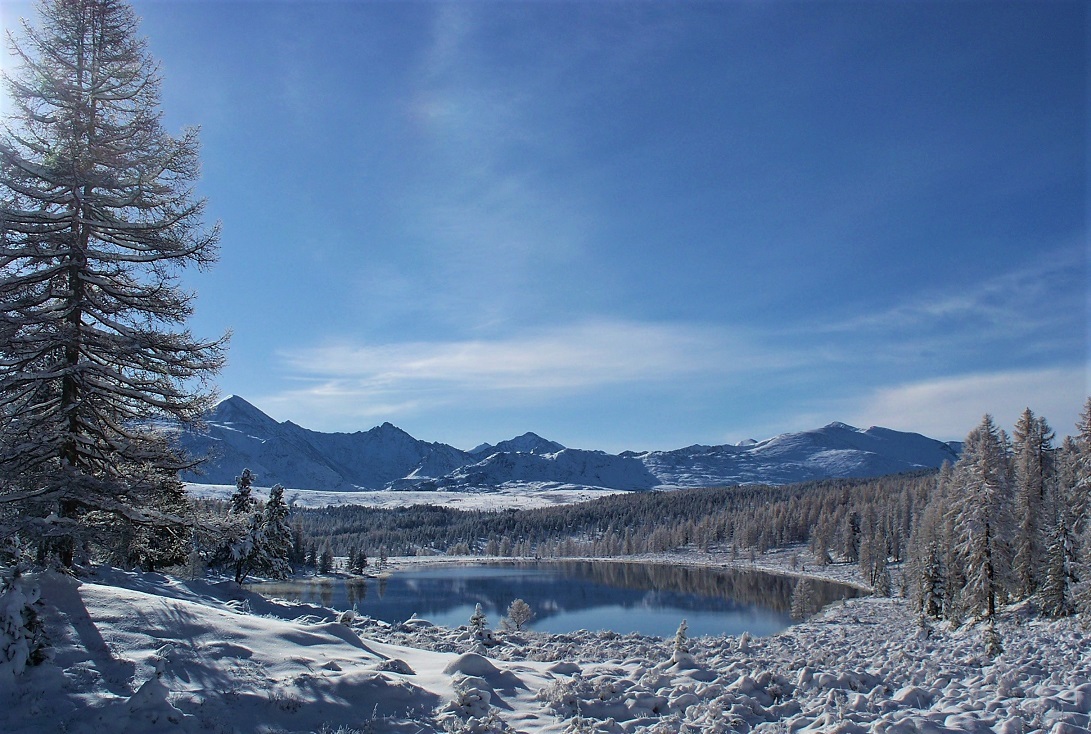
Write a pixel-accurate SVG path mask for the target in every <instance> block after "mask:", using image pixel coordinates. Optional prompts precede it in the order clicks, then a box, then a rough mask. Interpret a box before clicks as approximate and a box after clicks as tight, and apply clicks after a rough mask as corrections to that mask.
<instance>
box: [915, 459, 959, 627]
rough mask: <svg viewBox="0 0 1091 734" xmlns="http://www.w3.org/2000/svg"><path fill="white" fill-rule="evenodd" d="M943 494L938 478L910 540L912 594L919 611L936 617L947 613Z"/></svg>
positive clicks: (925, 615)
mask: <svg viewBox="0 0 1091 734" xmlns="http://www.w3.org/2000/svg"><path fill="white" fill-rule="evenodd" d="M949 466H950V465H948V467H949ZM943 497H944V494H943V482H942V481H937V489H936V492H935V494H934V495H933V498H932V500H931V501H930V502H929V503H928V505H927V506H926V507H925V509H924V512H923V513H922V514H921V518H920V520H919V521H918V522H917V524H916V526H915V527H914V529H913V535H912V537H911V538H910V542H909V563H908V566H909V568H908V573H909V575H910V577H911V578H910V582H909V583H910V587H909V588H910V593H909V597H910V600H911V601H912V603H913V605H914V606H915V608H916V610H917V611H918V613H920V614H921V615H922V616H924V617H928V618H932V619H938V618H939V617H940V616H942V615H943V604H944V598H945V596H946V593H945V587H946V583H947V577H946V569H945V567H944V562H943V561H944V556H945V553H944V547H945V545H946V540H945V538H944V537H943V531H944V528H945V523H944V521H943V507H942V506H943V502H944V499H943Z"/></svg>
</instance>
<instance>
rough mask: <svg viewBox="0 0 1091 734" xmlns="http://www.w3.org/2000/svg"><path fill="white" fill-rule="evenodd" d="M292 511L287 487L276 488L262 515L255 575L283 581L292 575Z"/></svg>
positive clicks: (254, 562) (273, 489) (254, 560)
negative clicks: (286, 497)
mask: <svg viewBox="0 0 1091 734" xmlns="http://www.w3.org/2000/svg"><path fill="white" fill-rule="evenodd" d="M290 512H291V510H290V508H289V507H288V505H287V503H285V501H284V487H282V486H280V485H279V484H275V485H273V488H272V489H270V490H269V500H268V501H267V502H266V503H265V508H264V509H263V510H262V512H261V526H260V531H259V534H258V536H257V539H256V542H255V543H254V551H255V557H254V559H253V562H252V567H253V572H254V573H260V574H262V575H263V576H272V577H273V578H278V579H282V578H285V577H287V576H288V575H290V574H291V573H292V564H291V562H290V560H289V559H290V558H291V555H292V526H291V523H290V522H289V520H288V517H289V514H290Z"/></svg>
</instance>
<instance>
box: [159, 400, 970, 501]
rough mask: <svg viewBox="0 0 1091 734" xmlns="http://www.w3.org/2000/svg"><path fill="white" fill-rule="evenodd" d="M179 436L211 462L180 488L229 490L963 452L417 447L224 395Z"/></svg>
mask: <svg viewBox="0 0 1091 734" xmlns="http://www.w3.org/2000/svg"><path fill="white" fill-rule="evenodd" d="M204 424H205V429H204V430H203V431H200V432H198V431H196V430H193V429H183V430H182V431H181V433H180V439H179V440H180V443H181V445H182V447H183V448H184V449H185V450H186V451H187V452H188V453H190V454H191V455H194V456H204V455H208V456H209V457H210V458H209V460H208V461H207V462H206V463H205V464H204V465H203V466H202V467H201V469H200V470H199V471H200V473H194V472H186V473H184V474H183V477H182V478H183V479H184V480H186V481H190V482H197V483H208V484H231V483H233V482H234V478H235V476H237V475H238V474H239V472H241V471H242V469H243V468H244V467H245V468H249V469H251V470H252V471H253V472H254V473H255V474H257V475H258V477H259V481H260V482H261V483H262V484H264V485H272V484H274V483H278V484H282V485H284V486H285V487H288V488H291V489H323V490H339V491H368V490H381V489H393V490H418V491H420V490H425V491H427V490H438V491H470V490H473V491H481V490H490V489H496V488H500V487H505V488H511V487H513V486H516V487H518V486H519V485H528V486H529V485H534V486H539V487H540V486H549V485H553V486H556V487H559V488H565V487H572V488H576V487H579V488H583V487H594V488H605V489H617V490H650V489H655V488H659V487H664V488H666V487H703V486H715V485H729V484H756V483H768V484H787V483H791V482H797V481H807V480H811V479H822V478H854V477H869V476H880V475H883V474H894V473H899V472H905V471H914V470H920V469H928V468H936V467H938V466H940V465H941V464H942V463H943V462H944V461H952V462H953V461H955V460H956V459H957V458H958V449H959V448H960V446H957V445H950V444H947V443H944V442H941V441H938V440H936V439H932V438H928V437H926V436H922V435H921V434H917V433H907V432H902V431H895V430H893V429H889V428H882V427H877V426H873V427H871V428H868V429H865V430H861V429H859V428H855V427H853V426H850V425H848V424H846V423H841V422H836V421H835V422H833V423H830V424H827V425H826V426H823V427H822V428H817V429H813V430H810V431H801V432H796V433H783V434H779V435H777V436H773V437H771V438H768V439H765V440H763V441H745V442H742V443H740V444H734V445H732V444H723V445H711V446H706V445H703V444H695V445H693V446H687V447H684V448H680V449H673V450H669V451H624V452H621V453H620V454H609V453H606V452H603V451H594V450H588V449H577V448H571V447H566V446H563V445H562V444H559V443H557V442H555V441H550V440H548V439H545V438H543V437H541V436H539V435H538V434H536V433H532V432H527V433H524V434H523V435H521V436H516V437H514V438H512V439H508V440H506V441H500V442H499V443H497V444H496V445H492V444H482V445H480V446H478V447H475V448H474V449H472V450H471V451H463V450H461V449H457V448H455V447H453V446H449V445H447V444H444V443H439V442H431V443H430V442H426V441H422V440H420V439H417V438H415V437H413V436H412V435H410V434H409V433H407V432H406V431H404V430H402V429H401V428H398V427H397V426H395V425H394V424H392V423H390V422H389V421H387V422H384V423H382V424H381V425H378V426H375V427H374V428H371V429H369V430H367V431H356V432H354V433H322V432H319V431H313V430H310V429H307V428H303V427H302V426H299V425H297V424H295V423H292V422H291V421H284V422H278V421H276V420H275V419H273V418H271V417H270V416H268V415H266V414H265V413H264V412H262V411H261V410H260V409H259V408H257V407H255V406H254V405H252V404H250V403H249V402H247V401H246V400H245V399H244V398H242V397H239V396H237V395H231V396H228V397H227V398H225V399H224V400H221V401H220V402H219V403H218V404H217V405H216V406H215V407H214V408H213V409H212V410H210V411H209V412H208V413H207V414H206V415H205V417H204Z"/></svg>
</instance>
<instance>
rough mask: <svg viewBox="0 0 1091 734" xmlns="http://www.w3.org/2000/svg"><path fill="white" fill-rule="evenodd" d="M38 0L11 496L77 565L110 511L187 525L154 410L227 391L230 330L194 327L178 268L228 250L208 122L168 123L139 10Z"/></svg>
mask: <svg viewBox="0 0 1091 734" xmlns="http://www.w3.org/2000/svg"><path fill="white" fill-rule="evenodd" d="M38 7H39V19H38V24H37V26H32V25H30V24H24V28H23V33H22V34H21V36H20V37H17V38H13V40H12V50H13V51H14V54H15V57H16V61H17V64H18V65H17V67H16V68H15V69H14V70H13V71H12V72H11V74H10V76H9V77H7V79H6V81H7V86H8V90H9V96H10V99H11V102H12V106H13V112H12V114H11V115H10V117H9V120H8V124H7V125H6V127H5V128H4V129H3V130H2V131H0V268H3V271H4V278H3V279H0V478H3V479H4V480H5V481H4V482H3V483H2V484H0V487H2V488H0V504H6V503H12V504H13V505H14V506H15V507H17V511H18V515H19V517H20V518H21V520H22V524H24V525H33V526H34V532H35V534H36V535H37V536H38V537H48V536H52V537H53V539H54V547H55V549H56V550H57V552H58V554H59V556H60V559H61V561H62V562H63V563H65V564H66V565H70V564H71V563H72V562H73V557H74V552H75V549H76V546H77V544H78V543H77V541H78V539H79V538H80V537H81V536H86V534H87V533H86V530H87V524H88V519H89V516H92V515H94V514H95V513H97V514H98V516H99V518H101V520H98V518H93V519H95V520H96V521H97V522H98V526H99V529H102V528H107V527H109V528H115V529H117V528H120V527H121V526H128V527H129V528H130V529H132V528H133V527H134V526H137V527H140V528H143V529H144V530H141V531H140V533H146V534H150V535H151V536H157V534H158V529H159V528H174V529H178V528H180V527H181V526H184V525H185V522H184V521H183V520H182V518H181V517H180V516H179V515H178V513H177V507H175V506H174V502H173V498H167V499H166V500H165V499H164V491H165V490H169V491H171V492H174V491H175V490H177V489H178V487H177V486H176V485H174V484H172V482H174V481H176V479H175V477H176V475H177V472H178V471H179V470H180V469H183V468H186V467H188V466H190V465H191V464H192V462H191V461H190V460H188V459H186V458H185V457H183V456H182V455H181V454H180V453H179V452H178V451H177V450H176V449H175V448H173V447H172V446H171V445H170V444H169V443H168V441H167V440H166V438H165V435H164V433H162V432H161V431H157V430H155V429H154V428H153V425H154V424H153V421H154V420H161V419H168V420H172V421H178V422H182V423H191V422H193V421H195V420H196V419H197V418H198V417H199V416H200V414H201V413H202V412H204V411H205V410H206V409H207V408H209V407H211V399H212V394H211V391H209V390H207V389H204V382H205V381H206V380H207V379H208V378H209V377H210V376H211V375H213V374H214V373H215V372H216V371H218V369H219V368H220V366H221V365H222V363H223V352H224V347H225V343H226V338H225V339H220V340H214V341H202V340H199V339H196V338H194V337H193V336H192V335H191V334H190V333H189V332H188V331H186V330H185V329H184V328H183V325H184V323H185V321H186V320H187V319H188V318H189V316H190V315H191V313H192V310H193V307H192V301H193V295H192V294H190V293H187V292H185V291H183V290H182V289H181V288H180V287H179V286H178V274H179V272H180V271H181V269H182V268H183V267H185V266H187V265H197V266H199V267H204V266H207V265H209V264H211V263H212V262H213V261H214V260H215V257H216V241H217V238H218V231H217V229H216V228H215V227H214V228H212V229H211V230H207V229H205V228H204V227H203V225H202V221H201V219H202V215H203V210H204V202H203V201H201V200H198V199H194V198H193V194H192V183H193V181H194V180H195V179H196V178H197V175H198V155H197V154H198V143H197V136H196V132H195V131H192V130H188V131H186V132H184V133H183V134H182V136H181V137H180V138H173V137H171V136H170V135H168V134H167V133H166V132H165V131H164V129H163V127H162V125H161V123H160V112H159V109H158V108H159V85H160V82H159V78H158V76H157V72H156V65H155V63H154V61H153V60H152V59H151V57H150V56H149V54H148V52H147V50H146V47H145V44H144V41H143V40H142V39H140V38H138V37H137V35H136V33H137V19H136V16H135V15H134V13H133V11H132V9H131V8H129V7H128V6H127V5H125V4H124V3H123V2H120V0H44V1H43V2H42V3H41V4H40V5H39V6H38ZM183 532H184V531H183ZM140 533H136V532H134V533H133V535H134V536H135V535H139V534H140ZM156 542H158V541H156V540H152V541H149V542H148V543H147V544H146V545H147V547H149V548H152V547H154V546H155V543H156ZM171 542H172V543H173V541H171ZM174 554H175V551H174V550H173V549H172V550H171V551H170V554H169V555H172V556H173V555H174ZM149 557H150V556H149Z"/></svg>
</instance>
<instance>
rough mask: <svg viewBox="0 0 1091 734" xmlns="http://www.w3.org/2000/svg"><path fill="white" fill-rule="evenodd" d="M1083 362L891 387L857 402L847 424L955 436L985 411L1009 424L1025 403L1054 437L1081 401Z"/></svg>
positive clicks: (1065, 429)
mask: <svg viewBox="0 0 1091 734" xmlns="http://www.w3.org/2000/svg"><path fill="white" fill-rule="evenodd" d="M1089 378H1091V373H1089V371H1088V367H1087V365H1075V366H1068V367H1056V368H1047V369H1038V370H1022V371H1007V372H986V373H977V374H964V375H958V376H953V377H945V378H940V379H934V380H924V381H920V382H912V383H906V384H902V385H894V386H890V387H883V388H879V389H877V390H874V391H873V392H871V393H870V394H868V395H866V396H864V397H863V398H862V399H860V400H859V403H858V405H857V406H856V407H855V411H854V413H853V414H852V415H851V416H850V417H849V420H850V422H853V423H856V424H857V425H861V426H868V425H879V426H885V427H887V428H895V429H900V430H908V431H916V432H918V433H924V434H926V435H929V436H933V437H935V438H943V439H961V438H962V437H963V436H965V434H966V433H968V432H969V431H970V429H971V428H973V427H974V426H976V425H977V424H978V423H979V422H980V421H981V417H982V416H983V415H984V414H985V413H989V414H991V415H992V416H993V417H994V418H996V420H997V422H998V423H999V424H1000V425H1001V426H1009V427H1010V426H1012V425H1013V424H1014V423H1015V421H1016V420H1017V419H1018V417H1019V415H1020V414H1021V413H1022V412H1023V410H1024V409H1025V408H1027V407H1029V408H1030V409H1031V410H1033V411H1034V412H1035V414H1036V415H1040V416H1044V417H1045V418H1046V419H1047V420H1048V421H1049V422H1050V425H1051V426H1052V427H1053V428H1054V430H1056V432H1057V434H1058V435H1059V436H1065V435H1068V434H1070V433H1072V432H1073V426H1074V425H1075V423H1076V418H1077V416H1078V415H1079V412H1080V411H1081V410H1082V408H1083V405H1084V401H1085V400H1086V399H1087V395H1088V390H1089V389H1091V388H1089V385H1091V382H1089Z"/></svg>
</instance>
